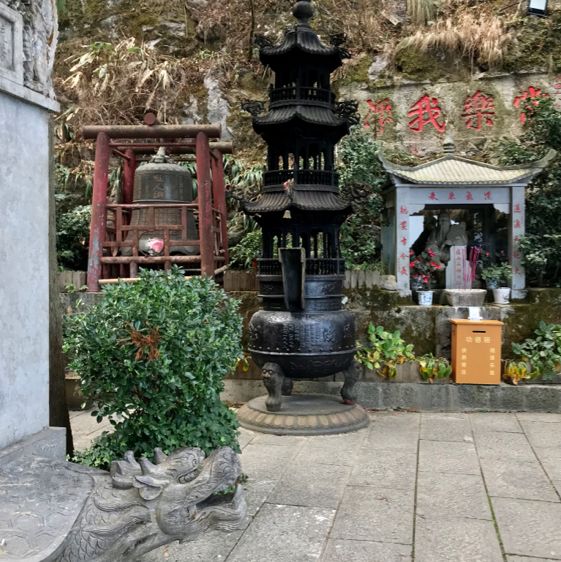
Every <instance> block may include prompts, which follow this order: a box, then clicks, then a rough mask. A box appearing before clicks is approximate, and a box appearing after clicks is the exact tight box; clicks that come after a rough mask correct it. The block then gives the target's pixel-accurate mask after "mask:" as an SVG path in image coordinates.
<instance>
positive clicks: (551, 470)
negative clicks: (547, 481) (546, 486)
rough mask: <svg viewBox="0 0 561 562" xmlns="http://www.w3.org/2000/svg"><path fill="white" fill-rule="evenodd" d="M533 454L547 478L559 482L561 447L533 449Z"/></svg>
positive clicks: (560, 474) (560, 475) (560, 478)
mask: <svg viewBox="0 0 561 562" xmlns="http://www.w3.org/2000/svg"><path fill="white" fill-rule="evenodd" d="M560 431H561V429H560ZM534 453H535V455H536V457H537V458H538V461H539V462H540V464H541V465H542V467H543V469H544V470H545V472H546V473H547V474H548V476H549V477H550V478H551V479H552V480H561V447H560V448H552V447H534Z"/></svg>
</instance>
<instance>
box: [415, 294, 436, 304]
mask: <svg viewBox="0 0 561 562" xmlns="http://www.w3.org/2000/svg"><path fill="white" fill-rule="evenodd" d="M433 294H434V292H433V291H417V298H418V299H419V306H432V296H433Z"/></svg>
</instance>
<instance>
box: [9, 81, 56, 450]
mask: <svg viewBox="0 0 561 562" xmlns="http://www.w3.org/2000/svg"><path fill="white" fill-rule="evenodd" d="M0 123H2V129H1V130H0V448H1V447H4V446H6V445H9V444H10V443H13V442H15V441H18V440H20V439H22V438H24V437H26V436H28V435H30V434H32V433H35V432H37V431H40V430H41V429H43V428H44V427H46V426H48V424H49V270H48V234H49V233H48V223H49V221H48V219H49V210H48V194H49V187H48V182H49V112H48V111H47V110H46V109H44V108H41V107H39V106H37V105H34V104H31V103H29V102H27V101H23V100H22V99H18V98H15V97H12V96H10V95H8V94H6V93H4V92H2V91H0Z"/></svg>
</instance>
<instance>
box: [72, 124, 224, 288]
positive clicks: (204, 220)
mask: <svg viewBox="0 0 561 562" xmlns="http://www.w3.org/2000/svg"><path fill="white" fill-rule="evenodd" d="M220 133H221V126H220V125H219V124H209V125H159V124H157V125H152V126H150V125H96V126H87V127H84V128H83V129H82V130H81V137H82V138H83V139H95V163H94V179H93V194H92V217H91V223H90V243H89V256H88V276H87V286H88V291H92V292H98V291H99V290H100V281H103V280H104V279H107V278H108V277H109V269H110V267H111V266H115V265H118V266H119V268H120V276H121V277H126V271H127V269H126V268H127V266H128V275H129V276H130V277H134V276H135V275H136V273H137V270H138V266H139V265H146V264H163V265H164V267H165V268H166V269H169V268H170V267H171V265H172V264H173V263H178V264H196V263H200V269H201V275H206V276H210V277H212V276H214V275H216V274H217V273H218V272H220V271H222V270H223V269H224V266H225V265H227V263H228V235H227V226H226V220H227V209H226V196H225V185H224V167H223V160H222V155H223V154H229V153H231V152H232V143H230V142H224V141H220V140H217V139H220ZM139 139H141V141H139ZM211 139H212V140H211ZM161 146H163V147H165V148H166V152H168V153H173V154H195V159H196V177H197V182H198V192H197V198H196V200H195V201H194V202H193V203H185V204H174V206H175V207H178V208H179V209H180V210H181V216H182V224H181V225H158V230H160V231H163V233H164V254H163V255H160V256H143V255H139V254H138V243H135V242H133V243H132V254H133V255H131V256H122V255H121V256H119V255H117V254H118V251H119V248H120V247H125V246H127V245H128V246H129V247H130V246H131V244H126V243H125V242H124V237H125V236H126V233H127V232H132V234H133V238H134V239H135V240H136V242H138V236H139V230H141V229H142V226H144V225H141V226H139V227H136V228H135V227H131V226H130V225H128V224H127V216H128V215H127V213H130V212H132V210H133V209H140V208H142V207H146V205H141V204H134V203H132V198H133V186H134V176H135V171H136V166H137V163H138V161H139V160H140V159H141V158H142V156H143V155H147V154H150V153H154V152H155V150H157V149H158V148H159V147H161ZM112 156H116V157H119V158H121V159H122V160H123V175H122V203H120V204H117V203H115V204H114V203H109V202H108V198H107V191H108V187H109V164H110V160H111V157H112ZM163 205H164V203H162V204H161V205H160V207H161V206H163ZM165 205H168V204H165ZM168 206H169V205H168ZM149 207H150V208H151V209H152V212H150V213H149V217H152V221H153V217H154V215H155V209H156V208H157V207H158V205H157V204H155V205H149ZM188 211H190V212H195V213H198V217H199V239H198V240H188V241H186V242H188V243H190V244H194V245H198V246H199V247H200V254H199V255H197V256H171V255H169V249H170V231H173V230H180V231H181V232H183V231H185V230H186V222H187V221H186V217H187V213H188ZM108 212H112V213H113V216H114V227H113V228H108ZM183 219H185V220H183ZM152 226H155V224H154V225H152ZM109 230H112V234H113V236H114V238H115V240H113V241H111V240H109V239H108V238H109V237H108V236H107V234H108V231H109Z"/></svg>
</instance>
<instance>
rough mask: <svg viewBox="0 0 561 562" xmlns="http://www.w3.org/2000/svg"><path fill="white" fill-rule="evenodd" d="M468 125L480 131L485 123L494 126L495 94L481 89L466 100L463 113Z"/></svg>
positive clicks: (487, 125) (469, 127)
mask: <svg viewBox="0 0 561 562" xmlns="http://www.w3.org/2000/svg"><path fill="white" fill-rule="evenodd" d="M462 117H463V118H464V121H465V124H466V127H467V128H468V129H473V130H475V131H480V130H481V129H482V127H483V126H484V125H485V126H486V127H492V126H493V125H494V117H495V100H494V98H493V96H487V95H485V94H483V93H481V92H480V91H479V90H477V92H475V94H473V95H472V96H468V97H467V98H466V99H465V101H464V112H463V113H462Z"/></svg>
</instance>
